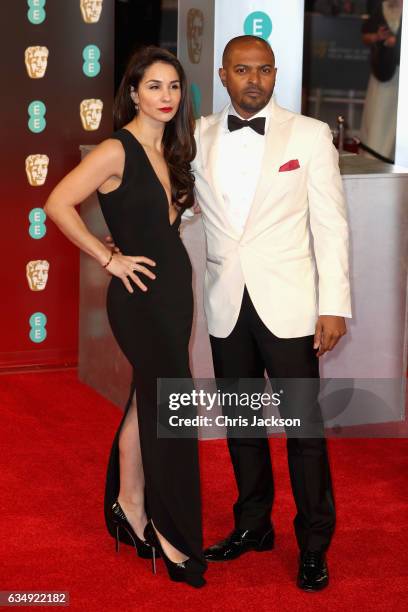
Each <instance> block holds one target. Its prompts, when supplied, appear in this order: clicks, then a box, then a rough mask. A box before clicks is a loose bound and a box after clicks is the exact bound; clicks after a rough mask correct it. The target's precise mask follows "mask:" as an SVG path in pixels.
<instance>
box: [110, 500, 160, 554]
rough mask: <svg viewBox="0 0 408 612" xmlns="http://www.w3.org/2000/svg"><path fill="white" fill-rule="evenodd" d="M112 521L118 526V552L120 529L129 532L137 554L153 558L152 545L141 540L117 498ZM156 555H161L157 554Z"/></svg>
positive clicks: (113, 507) (117, 549) (117, 550)
mask: <svg viewBox="0 0 408 612" xmlns="http://www.w3.org/2000/svg"><path fill="white" fill-rule="evenodd" d="M112 521H113V523H114V524H115V527H116V552H117V553H118V552H119V542H120V537H119V535H120V530H121V529H123V530H124V531H126V532H127V534H128V536H129V537H130V539H131V540H132V542H133V546H134V547H135V551H136V554H137V555H139V557H141V558H142V559H151V558H152V557H153V551H152V547H151V546H150V544H148V542H146V541H145V540H141V539H140V538H139V537H138V536H137V535H136V533H135V531H134V529H133V527H132V525H131V524H130V523H129V521H128V519H127V517H126V514H125V513H124V512H123V509H122V506H121V505H120V503H119V502H118V500H116V501H115V502H114V504H113V505H112ZM155 556H156V557H157V556H159V555H157V554H156V555H155Z"/></svg>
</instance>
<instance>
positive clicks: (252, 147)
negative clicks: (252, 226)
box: [216, 104, 351, 318]
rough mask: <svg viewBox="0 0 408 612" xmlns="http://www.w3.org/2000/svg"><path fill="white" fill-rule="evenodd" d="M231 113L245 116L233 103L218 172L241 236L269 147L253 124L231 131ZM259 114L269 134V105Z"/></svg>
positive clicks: (231, 217)
mask: <svg viewBox="0 0 408 612" xmlns="http://www.w3.org/2000/svg"><path fill="white" fill-rule="evenodd" d="M228 115H236V116H237V117H239V118H240V119H244V117H241V116H240V115H239V114H238V113H237V112H236V110H235V109H234V107H233V105H232V104H231V105H230V108H229V109H228V112H227V113H226V115H225V121H224V126H223V133H222V134H221V137H220V143H219V149H218V157H217V163H216V172H217V181H218V184H219V185H220V187H221V192H222V196H223V199H224V205H225V212H226V214H227V217H228V220H229V222H230V223H231V225H232V226H233V227H234V229H235V230H236V231H237V233H238V235H239V236H241V235H242V233H243V231H244V227H245V223H246V220H247V218H248V215H249V211H250V209H251V205H252V202H253V200H254V197H255V192H256V188H257V185H258V181H259V177H260V172H261V168H262V158H263V155H264V150H265V136H263V135H261V134H258V133H257V132H255V130H253V129H252V128H250V127H244V128H241V129H240V130H235V131H233V132H230V131H229V129H228ZM255 117H265V119H266V121H265V134H266V132H267V130H268V125H269V117H268V114H267V109H266V107H265V108H263V109H262V110H260V111H259V113H257V114H256V115H254V116H253V117H251V119H254V118H255ZM320 314H322V315H335V316H339V317H347V318H348V317H351V315H349V314H344V313H337V312H336V313H334V312H331V313H329V312H322V313H320Z"/></svg>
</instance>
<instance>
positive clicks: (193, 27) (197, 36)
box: [187, 8, 204, 64]
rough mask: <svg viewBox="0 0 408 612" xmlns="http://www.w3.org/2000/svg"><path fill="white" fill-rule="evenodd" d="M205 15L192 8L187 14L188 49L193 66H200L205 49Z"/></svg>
mask: <svg viewBox="0 0 408 612" xmlns="http://www.w3.org/2000/svg"><path fill="white" fill-rule="evenodd" d="M203 31H204V15H203V12H202V11H201V10H200V9H195V8H192V9H190V10H189V11H188V13H187V49H188V57H189V58H190V62H191V63H192V64H199V63H200V60H201V51H202V48H203Z"/></svg>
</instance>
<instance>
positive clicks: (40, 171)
mask: <svg viewBox="0 0 408 612" xmlns="http://www.w3.org/2000/svg"><path fill="white" fill-rule="evenodd" d="M49 161H50V160H49V158H48V156H47V155H43V154H41V153H36V154H35V155H29V156H28V157H26V160H25V170H26V174H27V179H28V182H29V183H30V185H31V187H41V185H44V183H45V179H46V178H47V172H48V163H49Z"/></svg>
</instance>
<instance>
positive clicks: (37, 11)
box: [27, 0, 46, 25]
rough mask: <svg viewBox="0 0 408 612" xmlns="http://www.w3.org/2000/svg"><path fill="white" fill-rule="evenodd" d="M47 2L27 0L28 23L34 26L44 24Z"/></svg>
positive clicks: (43, 0)
mask: <svg viewBox="0 0 408 612" xmlns="http://www.w3.org/2000/svg"><path fill="white" fill-rule="evenodd" d="M45 1H46V0H27V4H28V11H27V17H28V21H30V22H31V23H32V24H34V25H38V24H39V23H42V22H43V21H44V19H45V10H44V6H45Z"/></svg>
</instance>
